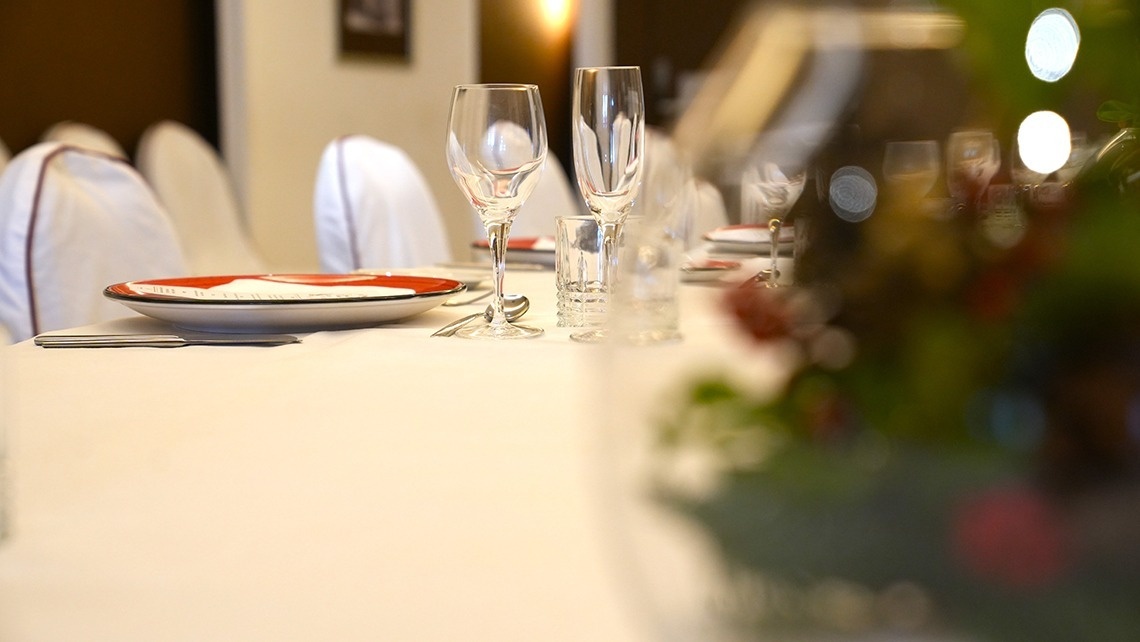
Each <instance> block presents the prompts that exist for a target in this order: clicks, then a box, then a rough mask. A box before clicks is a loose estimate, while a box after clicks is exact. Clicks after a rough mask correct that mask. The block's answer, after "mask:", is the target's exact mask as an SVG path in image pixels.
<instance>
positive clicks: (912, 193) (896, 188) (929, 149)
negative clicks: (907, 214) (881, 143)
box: [883, 140, 942, 203]
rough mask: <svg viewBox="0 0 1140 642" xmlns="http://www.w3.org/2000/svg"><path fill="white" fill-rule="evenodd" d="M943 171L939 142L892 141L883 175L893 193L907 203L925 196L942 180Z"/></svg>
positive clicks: (884, 152) (885, 160)
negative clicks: (939, 176)
mask: <svg viewBox="0 0 1140 642" xmlns="http://www.w3.org/2000/svg"><path fill="white" fill-rule="evenodd" d="M941 170H942V159H941V158H940V157H939V150H938V141H934V140H903V141H891V142H889V143H887V145H886V148H885V149H884V151H883V178H884V179H885V180H886V183H887V185H888V186H889V188H890V195H891V196H892V197H894V198H897V199H899V200H900V201H901V202H904V203H917V202H919V201H921V200H922V199H923V198H925V197H926V195H927V194H929V193H930V190H931V189H933V188H934V184H935V183H936V182H938V175H939V173H940V172H941Z"/></svg>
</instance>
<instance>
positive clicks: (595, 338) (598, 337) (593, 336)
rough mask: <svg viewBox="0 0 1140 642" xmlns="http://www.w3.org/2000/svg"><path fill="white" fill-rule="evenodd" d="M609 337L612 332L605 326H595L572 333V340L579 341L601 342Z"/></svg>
mask: <svg viewBox="0 0 1140 642" xmlns="http://www.w3.org/2000/svg"><path fill="white" fill-rule="evenodd" d="M609 338H610V332H608V331H607V330H606V329H605V328H594V329H593V330H586V331H584V332H575V333H574V334H571V335H570V340H571V341H577V342H578V343H601V342H603V341H606V340H608V339H609Z"/></svg>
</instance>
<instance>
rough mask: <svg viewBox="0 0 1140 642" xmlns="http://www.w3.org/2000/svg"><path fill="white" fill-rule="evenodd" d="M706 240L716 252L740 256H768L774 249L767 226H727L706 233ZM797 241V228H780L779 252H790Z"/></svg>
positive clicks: (785, 226)
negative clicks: (772, 248) (738, 254)
mask: <svg viewBox="0 0 1140 642" xmlns="http://www.w3.org/2000/svg"><path fill="white" fill-rule="evenodd" d="M704 239H705V240H706V241H708V242H709V243H710V244H712V247H711V248H710V249H711V250H712V251H714V252H730V253H740V254H767V253H768V252H770V251H771V250H770V248H771V247H772V237H771V234H770V233H769V232H768V226H767V225H757V224H747V225H726V226H724V227H718V228H716V229H715V230H711V231H709V232H706V233H705V235H704ZM794 240H795V228H794V227H793V226H792V225H791V224H785V225H784V226H783V227H781V228H780V237H779V246H778V250H779V251H780V252H781V253H785V252H790V251H791V250H792V243H793V242H794Z"/></svg>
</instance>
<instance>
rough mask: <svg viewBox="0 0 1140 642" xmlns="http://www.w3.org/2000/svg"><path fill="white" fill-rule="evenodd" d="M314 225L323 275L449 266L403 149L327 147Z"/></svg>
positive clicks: (359, 138)
mask: <svg viewBox="0 0 1140 642" xmlns="http://www.w3.org/2000/svg"><path fill="white" fill-rule="evenodd" d="M313 217H314V222H315V224H316V233H317V250H318V252H319V253H320V262H321V270H323V271H325V272H331V273H345V272H352V271H353V270H357V269H361V268H389V267H391V268H399V267H417V266H423V265H431V264H434V263H439V262H441V261H449V260H451V250H450V246H449V245H448V239H447V232H446V230H445V229H444V226H443V218H442V216H441V215H440V212H439V207H438V206H437V205H436V202H435V198H434V197H433V196H432V193H431V189H430V188H429V187H428V184H427V181H426V180H424V177H423V175H422V174H421V173H420V170H419V168H417V167H416V165H415V163H414V162H413V161H412V159H411V158H410V157H408V155H407V154H406V153H404V151H403V150H401V149H400V148H398V147H396V146H394V145H390V144H388V143H385V142H382V141H379V140H376V139H375V138H372V137H370V136H363V135H353V136H345V137H342V138H338V139H336V140H334V141H332V142H330V143H329V144H328V145H327V146H326V147H325V150H324V153H323V154H322V155H321V160H320V166H319V167H318V169H317V182H316V188H315V190H314V194H313Z"/></svg>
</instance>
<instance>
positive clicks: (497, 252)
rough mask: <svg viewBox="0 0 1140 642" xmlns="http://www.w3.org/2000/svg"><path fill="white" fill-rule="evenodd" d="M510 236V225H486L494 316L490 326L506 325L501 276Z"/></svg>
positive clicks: (503, 270) (505, 262)
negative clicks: (489, 251) (489, 250)
mask: <svg viewBox="0 0 1140 642" xmlns="http://www.w3.org/2000/svg"><path fill="white" fill-rule="evenodd" d="M510 234H511V223H510V221H509V220H508V221H506V222H503V223H489V224H488V225H487V243H488V245H490V247H491V287H492V292H493V295H492V297H491V306H492V310H494V314H493V316H492V317H491V325H493V326H504V325H508V323H507V315H506V314H504V313H503V276H504V275H505V274H506V271H507V238H509V237H510Z"/></svg>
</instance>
